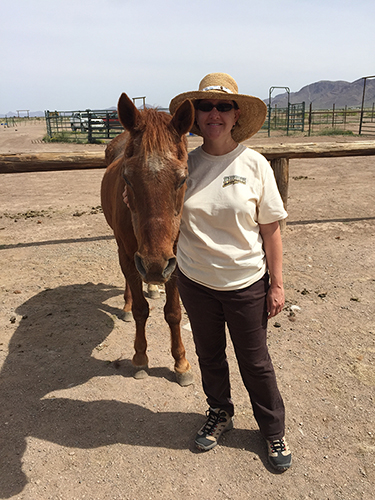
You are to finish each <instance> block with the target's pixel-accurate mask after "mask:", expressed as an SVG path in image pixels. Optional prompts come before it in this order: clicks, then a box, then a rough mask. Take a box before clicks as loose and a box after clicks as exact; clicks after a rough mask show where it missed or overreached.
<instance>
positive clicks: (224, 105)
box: [196, 102, 234, 113]
mask: <svg viewBox="0 0 375 500" xmlns="http://www.w3.org/2000/svg"><path fill="white" fill-rule="evenodd" d="M214 108H216V110H217V111H218V112H219V113H227V112H228V111H230V110H231V109H233V108H234V106H233V104H230V103H229V102H219V104H212V103H211V102H200V103H198V104H197V106H196V109H199V111H203V112H204V113H209V112H210V111H212V110H213V109H214Z"/></svg>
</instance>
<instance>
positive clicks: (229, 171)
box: [170, 73, 291, 471]
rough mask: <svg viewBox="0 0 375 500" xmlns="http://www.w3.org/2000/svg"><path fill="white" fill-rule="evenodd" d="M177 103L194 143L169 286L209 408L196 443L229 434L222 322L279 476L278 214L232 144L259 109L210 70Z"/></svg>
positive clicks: (262, 171)
mask: <svg viewBox="0 0 375 500" xmlns="http://www.w3.org/2000/svg"><path fill="white" fill-rule="evenodd" d="M185 99H191V100H192V102H193V104H194V106H195V110H196V120H195V123H194V126H193V128H192V132H193V133H195V134H198V135H200V136H202V137H203V144H202V146H201V147H199V148H197V149H196V150H194V151H192V152H191V153H190V154H189V179H188V185H187V191H186V196H185V202H184V210H183V215H182V222H181V232H180V236H179V242H178V252H177V262H178V268H179V269H178V287H179V292H180V295H181V299H182V302H183V305H184V307H185V310H186V312H187V314H188V317H189V320H190V324H191V327H192V332H193V337H194V342H195V346H196V352H197V355H198V360H199V366H200V370H201V376H202V384H203V389H204V392H205V394H206V396H207V403H208V405H209V409H208V410H207V412H206V414H207V420H206V423H205V424H204V425H203V427H202V428H201V429H200V430H199V431H198V434H197V436H196V438H195V443H196V446H197V447H198V448H200V449H202V450H210V449H211V448H213V447H214V446H216V444H217V441H218V439H219V437H220V435H221V434H222V433H223V432H225V431H228V430H230V429H232V428H233V414H234V406H233V403H232V400H231V389H230V383H229V369H228V363H227V358H226V352H225V350H226V336H225V325H227V327H228V330H229V334H230V336H231V339H232V342H233V346H234V349H235V354H236V358H237V362H238V365H239V369H240V373H241V376H242V380H243V382H244V385H245V387H246V389H247V391H248V393H249V396H250V400H251V404H252V407H253V412H254V416H255V419H256V420H257V423H258V425H259V428H260V431H261V433H262V435H263V436H264V438H265V439H266V441H267V445H268V458H269V461H270V463H271V465H272V466H273V467H274V468H276V469H277V470H279V471H283V470H286V469H287V468H289V467H290V465H291V452H290V450H289V448H288V445H287V443H286V440H285V423H284V422H285V409H284V404H283V400H282V398H281V395H280V393H279V390H278V387H277V383H276V376H275V372H274V369H273V365H272V362H271V359H270V356H269V353H268V348H267V318H271V317H273V316H275V315H276V314H278V313H279V312H280V311H281V310H282V308H283V306H284V288H283V280H282V243H281V235H280V229H279V222H278V221H280V220H282V219H284V218H285V217H286V216H287V213H286V211H285V210H284V207H283V203H282V200H281V197H280V195H279V192H278V189H277V186H276V182H275V178H274V175H273V171H272V169H271V167H270V165H269V163H268V162H267V160H266V159H265V158H264V157H263V156H261V155H260V154H258V153H256V152H255V151H252V150H251V149H249V148H246V147H245V146H243V145H241V144H239V143H240V142H241V141H244V140H245V139H247V138H249V137H251V136H252V135H254V134H255V133H256V132H257V131H258V130H259V129H260V128H261V126H262V125H263V122H264V120H265V117H266V112H267V108H266V105H265V104H264V103H263V101H261V100H260V99H258V98H256V97H252V96H248V95H243V94H239V93H238V87H237V84H236V82H235V80H234V79H233V78H232V77H231V76H229V75H227V74H225V73H211V74H209V75H207V76H206V77H205V78H203V80H202V81H201V83H200V85H199V90H198V91H191V92H185V93H183V94H180V95H178V96H176V97H175V98H174V99H172V101H171V103H170V111H171V113H174V111H175V110H176V109H177V107H178V106H179V104H181V102H182V101H183V100H185Z"/></svg>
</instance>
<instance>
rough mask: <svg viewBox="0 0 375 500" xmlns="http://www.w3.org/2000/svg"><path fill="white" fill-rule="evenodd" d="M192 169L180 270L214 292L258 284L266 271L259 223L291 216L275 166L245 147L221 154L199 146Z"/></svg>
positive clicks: (192, 155)
mask: <svg viewBox="0 0 375 500" xmlns="http://www.w3.org/2000/svg"><path fill="white" fill-rule="evenodd" d="M188 165H189V178H188V181H187V190H186V194H185V202H184V209H183V213H182V220H181V228H180V236H179V240H178V249H177V262H178V266H179V268H180V270H181V271H182V273H183V274H185V275H186V276H187V277H188V278H190V279H191V280H193V281H195V282H197V283H201V284H202V285H205V286H207V287H209V288H213V289H215V290H237V289H241V288H245V287H247V286H249V285H251V284H253V283H255V282H256V281H258V280H259V279H260V278H261V277H262V276H263V275H264V273H265V272H266V258H265V253H264V250H263V241H262V237H261V235H260V233H259V225H258V224H259V223H260V224H269V223H271V222H275V221H279V220H282V219H284V218H285V217H287V215H288V214H287V213H286V211H285V210H284V206H283V202H282V200H281V197H280V194H279V191H278V188H277V185H276V181H275V177H274V173H273V170H272V168H271V166H270V165H269V163H268V161H267V160H266V159H265V158H264V156H262V155H261V154H259V153H257V152H256V151H253V150H251V149H249V148H247V147H245V146H243V145H242V144H239V145H238V146H237V148H236V149H234V150H233V151H231V152H230V153H228V154H226V155H223V156H212V155H209V154H207V153H206V152H205V151H203V149H202V148H201V147H199V148H197V149H195V150H194V151H192V152H191V153H190V154H189V161H188Z"/></svg>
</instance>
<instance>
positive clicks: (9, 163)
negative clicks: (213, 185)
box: [0, 141, 375, 230]
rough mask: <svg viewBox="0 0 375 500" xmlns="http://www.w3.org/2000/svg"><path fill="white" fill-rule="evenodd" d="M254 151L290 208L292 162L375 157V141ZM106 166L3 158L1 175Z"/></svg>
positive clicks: (99, 159) (95, 155)
mask: <svg viewBox="0 0 375 500" xmlns="http://www.w3.org/2000/svg"><path fill="white" fill-rule="evenodd" d="M252 149H255V150H256V151H258V152H259V153H261V154H263V155H264V156H265V157H266V158H267V159H268V160H269V161H270V163H271V166H272V168H273V171H274V173H275V178H276V182H277V186H278V188H279V191H280V194H281V198H282V200H283V202H284V206H285V208H287V202H288V188H289V159H291V158H332V157H343V156H370V155H375V141H357V142H347V143H337V142H334V143H320V144H317V143H311V144H276V145H266V146H256V145H254V146H252ZM105 166H106V165H105V160H104V153H103V152H91V153H87V152H85V153H76V154H73V153H34V154H33V153H22V154H0V173H16V172H18V173H20V172H41V171H51V170H79V169H82V168H86V169H93V168H105ZM285 224H286V222H285V221H282V222H281V223H280V227H281V230H284V229H285Z"/></svg>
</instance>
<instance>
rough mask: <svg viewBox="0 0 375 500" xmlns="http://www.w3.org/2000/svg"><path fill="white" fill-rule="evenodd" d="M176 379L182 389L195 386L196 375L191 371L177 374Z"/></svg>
mask: <svg viewBox="0 0 375 500" xmlns="http://www.w3.org/2000/svg"><path fill="white" fill-rule="evenodd" d="M176 379H177V382H178V384H179V385H180V386H181V387H187V386H188V385H191V384H194V375H193V373H192V371H191V370H188V371H187V372H184V373H177V372H176Z"/></svg>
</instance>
